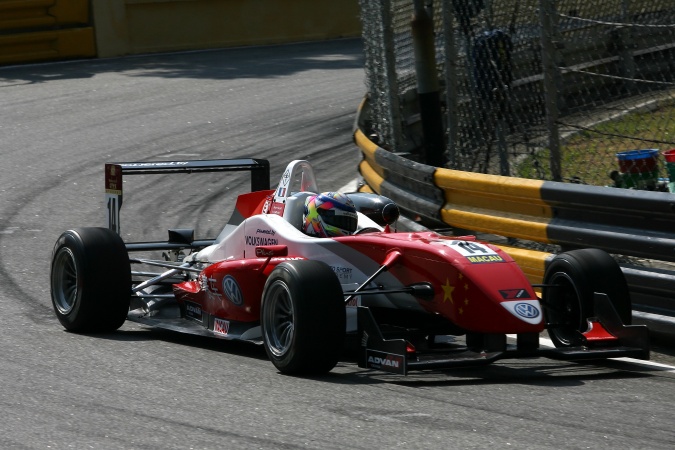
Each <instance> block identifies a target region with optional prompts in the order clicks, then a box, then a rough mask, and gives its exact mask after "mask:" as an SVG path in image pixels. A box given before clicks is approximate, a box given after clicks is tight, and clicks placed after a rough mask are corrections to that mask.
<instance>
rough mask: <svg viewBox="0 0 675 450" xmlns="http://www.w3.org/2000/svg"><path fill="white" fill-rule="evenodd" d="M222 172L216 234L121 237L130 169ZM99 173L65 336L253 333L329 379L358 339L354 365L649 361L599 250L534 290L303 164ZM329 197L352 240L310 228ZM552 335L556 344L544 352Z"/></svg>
mask: <svg viewBox="0 0 675 450" xmlns="http://www.w3.org/2000/svg"><path fill="white" fill-rule="evenodd" d="M221 170H222V171H232V170H238V171H247V172H249V173H250V175H251V192H248V193H245V194H242V195H239V196H238V198H237V200H236V204H235V205H234V210H233V212H232V215H231V217H230V219H229V221H228V222H227V223H226V224H225V226H224V227H223V228H222V231H221V232H220V234H219V235H218V236H217V237H216V238H215V239H195V236H194V234H195V233H194V231H193V230H190V229H171V230H168V240H166V241H160V242H124V241H123V239H122V238H121V237H120V234H119V227H120V209H121V204H122V176H123V175H124V176H126V175H135V174H171V173H179V172H185V173H193V172H201V171H204V172H212V171H221ZM105 172H106V201H107V207H108V216H109V220H108V227H105V228H104V227H101V228H96V227H88V228H75V229H71V230H68V231H66V232H64V233H63V234H62V235H61V236H60V237H59V238H58V240H57V242H56V245H55V247H54V251H53V255H52V261H51V297H52V303H53V306H54V311H55V313H56V316H57V318H58V320H59V321H60V322H61V324H62V325H63V326H64V327H65V328H66V329H67V330H69V331H73V332H87V333H96V332H111V331H114V330H116V329H118V328H119V327H120V326H122V324H123V323H124V322H125V321H126V320H130V321H133V322H137V323H140V324H144V325H147V326H151V327H159V328H164V329H169V330H175V331H178V332H184V333H192V334H197V335H203V336H212V337H215V338H222V339H230V340H242V341H248V342H252V343H256V344H262V345H263V346H264V348H265V350H266V352H267V354H268V356H269V358H270V360H271V361H272V363H273V364H274V365H275V367H276V368H277V369H278V370H279V371H280V372H282V373H287V374H308V373H314V374H317V373H318V374H320V373H325V372H328V371H330V370H332V369H333V368H334V367H335V365H336V364H337V362H338V361H339V359H340V358H341V357H342V355H343V354H344V353H343V352H344V351H345V347H348V346H350V345H351V346H353V347H354V350H355V354H356V355H357V360H358V366H359V367H363V368H369V369H379V370H383V371H387V372H393V373H399V374H406V373H408V372H409V371H411V370H426V369H448V368H452V367H461V366H477V365H486V364H489V363H492V362H494V361H497V360H499V359H503V358H524V357H549V358H555V359H564V360H582V359H583V360H588V359H601V358H610V357H618V356H630V357H636V358H642V359H648V358H649V338H648V334H647V329H646V327H644V326H636V325H630V323H631V300H630V296H629V292H628V288H627V285H626V281H625V279H624V277H623V274H622V272H621V269H620V267H619V266H618V265H617V263H616V262H615V261H614V259H613V258H612V257H611V256H610V255H608V254H606V253H604V252H603V251H600V250H597V249H578V250H572V251H568V252H564V253H560V254H558V255H556V256H555V257H553V258H552V259H550V262H549V264H548V266H547V268H546V272H545V275H544V279H543V283H542V284H540V285H532V284H530V282H529V281H528V278H527V277H526V276H525V274H524V273H523V271H522V270H521V268H520V267H519V266H518V265H517V263H516V262H515V261H514V260H513V258H512V257H511V256H509V254H508V253H507V252H506V251H505V250H503V249H502V248H500V247H499V246H496V245H493V244H490V243H488V242H481V241H479V240H477V239H476V238H475V237H474V236H446V235H442V234H439V233H436V232H434V231H416V232H411V231H395V230H394V227H395V226H396V224H397V221H398V219H399V214H400V211H399V208H398V207H397V205H396V204H395V203H394V202H393V201H392V200H390V199H389V198H387V197H384V196H381V195H378V194H375V193H368V192H355V193H345V194H340V195H341V196H342V197H339V196H337V195H333V196H332V197H331V196H330V195H329V194H332V193H321V191H320V190H319V188H318V185H317V182H316V179H315V175H314V171H313V169H312V166H311V165H310V163H309V162H307V161H303V160H296V161H292V162H291V163H290V164H288V166H287V167H286V169H285V170H284V172H283V175H282V176H281V178H280V180H279V182H278V184H277V185H276V187H275V188H274V189H270V181H269V165H268V163H267V161H265V160H259V159H238V160H210V161H183V162H180V161H175V162H161V163H154V162H144V163H119V164H107V165H106V168H105ZM325 194H326V195H328V197H330V198H328V200H326V202H328V203H330V202H331V201H333V200H334V199H337V198H338V197H339V198H343V197H346V199H345V198H343V201H344V202H345V203H346V204H348V205H349V207H348V208H346V209H344V208H343V209H340V210H335V211H328V210H326V211H324V212H321V217H322V219H321V220H323V221H324V222H325V224H328V225H330V224H333V225H335V224H337V225H336V226H338V227H342V228H343V229H346V228H348V227H353V228H351V229H350V230H349V232H348V233H342V234H341V235H337V236H329V237H321V236H322V235H319V237H317V236H316V235H312V234H311V233H309V234H308V231H310V230H309V229H308V228H307V227H308V223H309V221H310V218H309V216H310V213H309V212H308V211H309V210H310V209H311V208H312V205H313V202H319V200H320V199H324V200H325V198H326V195H325ZM347 209H349V211H347ZM329 212H330V214H328V213H329ZM317 217H318V216H317ZM328 225H326V226H328ZM315 231H316V230H315ZM324 236H325V235H324ZM156 253H161V254H162V256H161V257H144V256H134V255H146V254H156ZM132 267H133V270H132ZM152 268H160V269H162V270H157V269H154V270H153V269H152ZM545 331H546V332H548V335H549V337H550V339H551V340H552V341H553V343H554V344H555V347H540V345H539V342H540V340H539V338H540V335H541V334H542V333H543V332H545Z"/></svg>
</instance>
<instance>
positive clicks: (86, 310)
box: [50, 228, 131, 333]
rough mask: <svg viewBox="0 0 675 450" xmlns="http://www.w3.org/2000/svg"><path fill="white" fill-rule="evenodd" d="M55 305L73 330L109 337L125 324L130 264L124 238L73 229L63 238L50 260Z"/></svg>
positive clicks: (97, 230) (107, 232)
mask: <svg viewBox="0 0 675 450" xmlns="http://www.w3.org/2000/svg"><path fill="white" fill-rule="evenodd" d="M50 284H51V297H52V306H53V307H54V312H55V313H56V317H57V318H58V319H59V322H61V324H62V325H63V326H64V328H66V329H67V330H69V331H73V332H80V333H105V332H110V331H114V330H117V329H118V328H119V327H121V326H122V324H123V323H124V321H125V320H126V317H127V313H128V311H129V302H130V299H131V265H130V263H129V254H128V252H127V250H126V246H125V245H124V241H122V238H121V237H120V236H119V235H117V234H116V233H115V232H113V231H112V230H109V229H107V228H75V229H72V230H68V231H66V232H64V233H63V234H61V236H59V238H58V240H57V241H56V244H55V245H54V251H53V253H52V261H51V274H50Z"/></svg>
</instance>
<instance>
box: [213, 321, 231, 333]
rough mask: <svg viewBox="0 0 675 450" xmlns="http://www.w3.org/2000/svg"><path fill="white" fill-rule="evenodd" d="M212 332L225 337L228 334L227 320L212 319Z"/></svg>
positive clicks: (228, 323)
mask: <svg viewBox="0 0 675 450" xmlns="http://www.w3.org/2000/svg"><path fill="white" fill-rule="evenodd" d="M213 332H214V333H218V334H223V335H227V334H228V333H229V332H230V322H229V321H227V320H223V319H219V318H217V317H216V318H214V319H213Z"/></svg>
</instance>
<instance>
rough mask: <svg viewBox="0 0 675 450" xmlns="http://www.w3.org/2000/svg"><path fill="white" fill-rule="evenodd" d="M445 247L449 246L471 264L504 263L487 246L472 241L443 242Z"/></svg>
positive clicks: (502, 259)
mask: <svg viewBox="0 0 675 450" xmlns="http://www.w3.org/2000/svg"><path fill="white" fill-rule="evenodd" d="M442 244H443V245H447V246H448V247H450V248H452V249H453V250H454V251H456V252H457V253H459V254H460V255H462V256H464V257H465V258H466V259H467V260H468V261H469V262H470V263H471V264H484V263H494V262H503V261H504V258H502V257H501V256H500V255H499V254H497V252H495V251H494V250H492V249H491V248H490V247H488V246H487V245H485V244H481V243H480V242H472V241H442Z"/></svg>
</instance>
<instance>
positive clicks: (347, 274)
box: [330, 266, 354, 280]
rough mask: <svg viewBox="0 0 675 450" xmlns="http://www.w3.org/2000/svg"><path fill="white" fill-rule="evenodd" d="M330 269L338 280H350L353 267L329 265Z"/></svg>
mask: <svg viewBox="0 0 675 450" xmlns="http://www.w3.org/2000/svg"><path fill="white" fill-rule="evenodd" d="M330 268H331V269H333V273H335V275H336V276H337V277H338V279H340V280H351V279H352V272H353V270H354V269H352V268H351V267H342V266H330Z"/></svg>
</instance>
